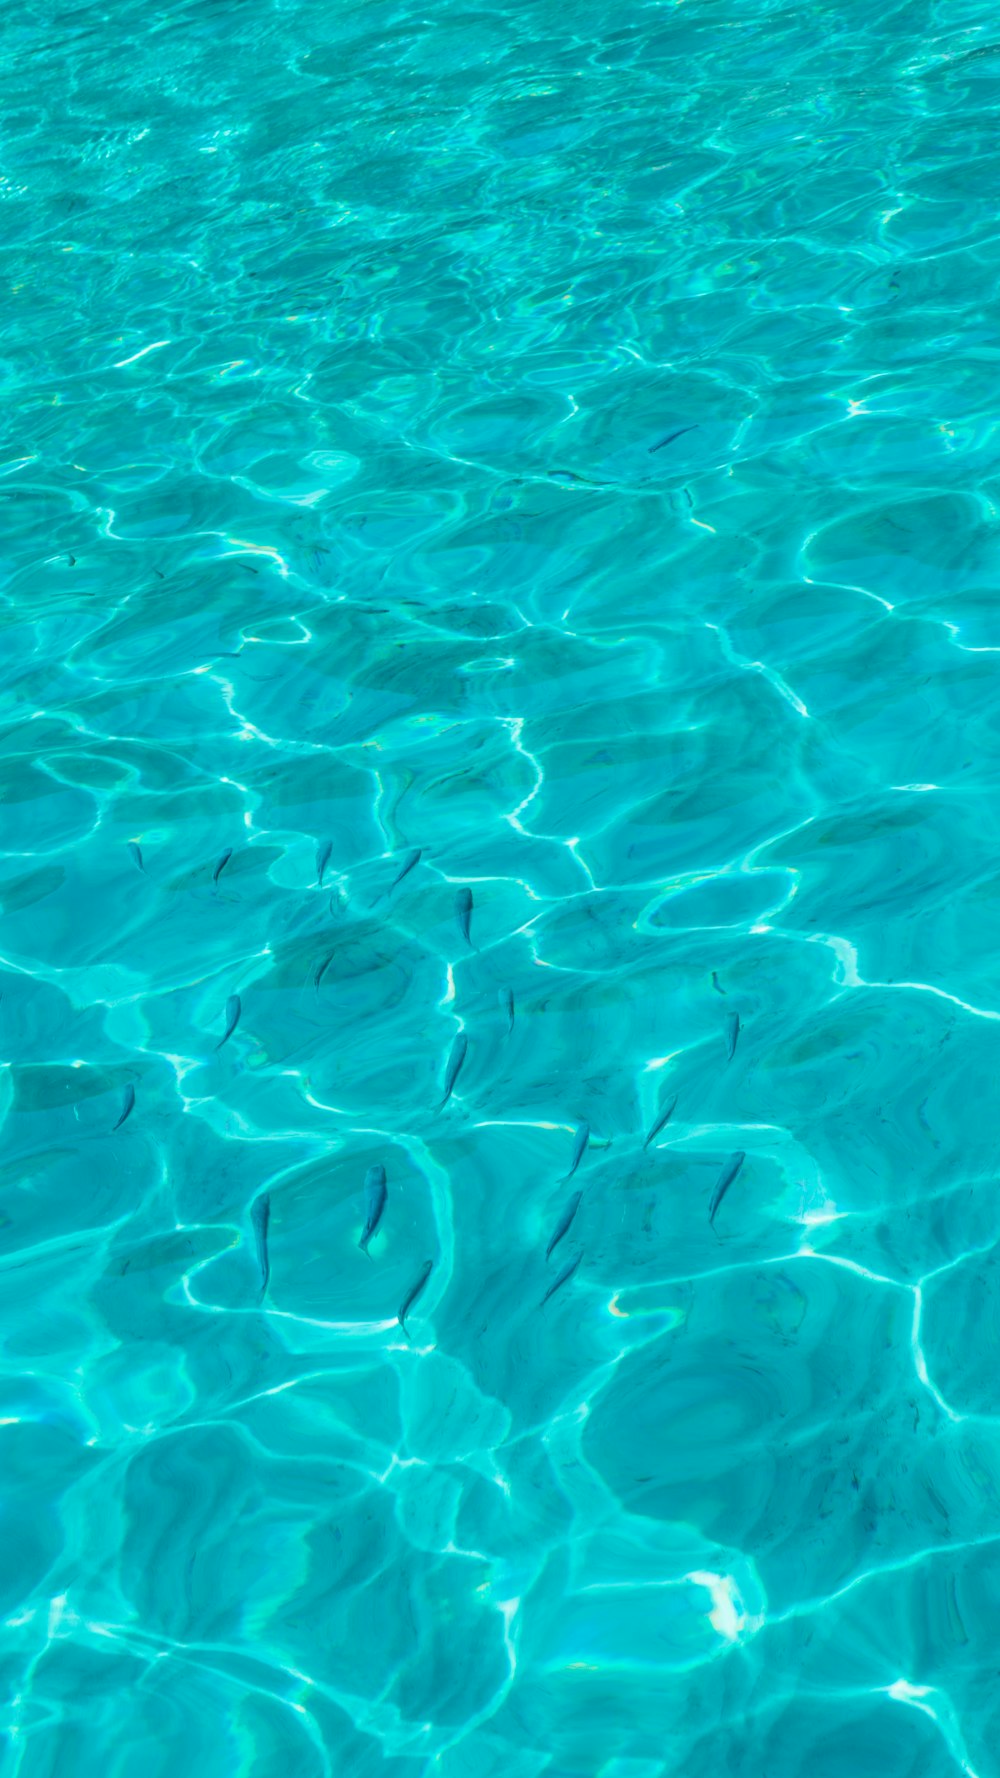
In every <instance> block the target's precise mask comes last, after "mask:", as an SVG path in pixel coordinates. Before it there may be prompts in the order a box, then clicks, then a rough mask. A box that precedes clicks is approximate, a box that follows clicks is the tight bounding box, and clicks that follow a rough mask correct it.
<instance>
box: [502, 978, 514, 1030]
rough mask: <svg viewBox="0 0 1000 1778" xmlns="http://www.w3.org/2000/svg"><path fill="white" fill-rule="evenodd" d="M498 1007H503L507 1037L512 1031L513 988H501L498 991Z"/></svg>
mask: <svg viewBox="0 0 1000 1778" xmlns="http://www.w3.org/2000/svg"><path fill="white" fill-rule="evenodd" d="M500 1005H501V1006H502V1007H503V1010H504V1012H505V1013H506V1014H507V1035H508V1037H509V1036H510V1034H511V1032H512V1031H513V1029H514V990H513V988H501V989H500Z"/></svg>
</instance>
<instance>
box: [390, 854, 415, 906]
mask: <svg viewBox="0 0 1000 1778" xmlns="http://www.w3.org/2000/svg"><path fill="white" fill-rule="evenodd" d="M422 857H423V853H422V852H421V850H420V847H419V846H415V847H414V849H413V851H412V852H408V853H407V854H406V857H405V858H404V860H403V865H402V869H401V870H400V872H399V875H398V876H396V877H394V878H393V880H392V882H391V883H390V884H389V894H390V895H391V894H392V892H393V890H394V889H398V888H399V885H400V883H401V882H402V881H403V878H404V877H408V876H409V874H410V872H411V870H413V869H414V868H415V867H416V866H417V865H418V864H419V863H420V860H421V858H422Z"/></svg>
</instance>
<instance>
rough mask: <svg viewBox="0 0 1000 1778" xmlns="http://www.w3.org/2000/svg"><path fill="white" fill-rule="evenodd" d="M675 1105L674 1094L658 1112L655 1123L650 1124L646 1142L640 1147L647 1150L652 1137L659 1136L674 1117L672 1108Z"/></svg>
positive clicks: (675, 1095) (675, 1097)
mask: <svg viewBox="0 0 1000 1778" xmlns="http://www.w3.org/2000/svg"><path fill="white" fill-rule="evenodd" d="M676 1104H677V1094H676V1093H675V1094H674V1096H673V1098H672V1099H668V1100H667V1102H666V1104H665V1105H664V1107H663V1110H662V1111H661V1112H660V1115H659V1117H658V1118H657V1119H656V1120H655V1122H654V1123H653V1124H651V1126H650V1131H649V1135H648V1136H647V1137H646V1140H645V1142H644V1143H643V1145H642V1146H643V1148H648V1147H649V1145H650V1143H651V1142H652V1140H653V1137H654V1136H658V1135H659V1134H660V1131H661V1130H662V1129H663V1126H664V1125H665V1124H668V1123H669V1122H670V1119H671V1118H672V1117H673V1115H674V1107H675V1106H676Z"/></svg>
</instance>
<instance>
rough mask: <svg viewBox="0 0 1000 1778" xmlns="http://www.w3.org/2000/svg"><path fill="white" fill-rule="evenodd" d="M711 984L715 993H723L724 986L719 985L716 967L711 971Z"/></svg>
mask: <svg viewBox="0 0 1000 1778" xmlns="http://www.w3.org/2000/svg"><path fill="white" fill-rule="evenodd" d="M712 986H713V988H714V989H715V992H716V993H717V994H725V992H726V990H725V988H720V987H719V972H718V970H717V969H713V971H712Z"/></svg>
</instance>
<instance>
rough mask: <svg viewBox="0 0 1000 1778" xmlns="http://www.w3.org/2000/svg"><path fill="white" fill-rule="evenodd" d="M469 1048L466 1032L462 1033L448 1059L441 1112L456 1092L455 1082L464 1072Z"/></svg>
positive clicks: (439, 1107)
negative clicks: (464, 1063) (463, 1067)
mask: <svg viewBox="0 0 1000 1778" xmlns="http://www.w3.org/2000/svg"><path fill="white" fill-rule="evenodd" d="M468 1048H469V1039H468V1038H467V1037H466V1035H465V1032H464V1031H460V1032H459V1034H458V1036H457V1037H456V1039H455V1041H454V1043H453V1044H452V1046H451V1055H450V1056H449V1057H448V1067H447V1070H446V1072H445V1077H444V1098H443V1099H442V1101H441V1104H440V1105H439V1106H438V1110H439V1111H441V1110H443V1108H444V1106H446V1105H447V1103H448V1100H449V1099H450V1098H451V1095H452V1093H453V1092H454V1090H455V1082H456V1080H457V1079H458V1077H459V1074H460V1073H461V1071H462V1063H463V1062H464V1061H465V1058H466V1055H467V1053H468Z"/></svg>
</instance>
